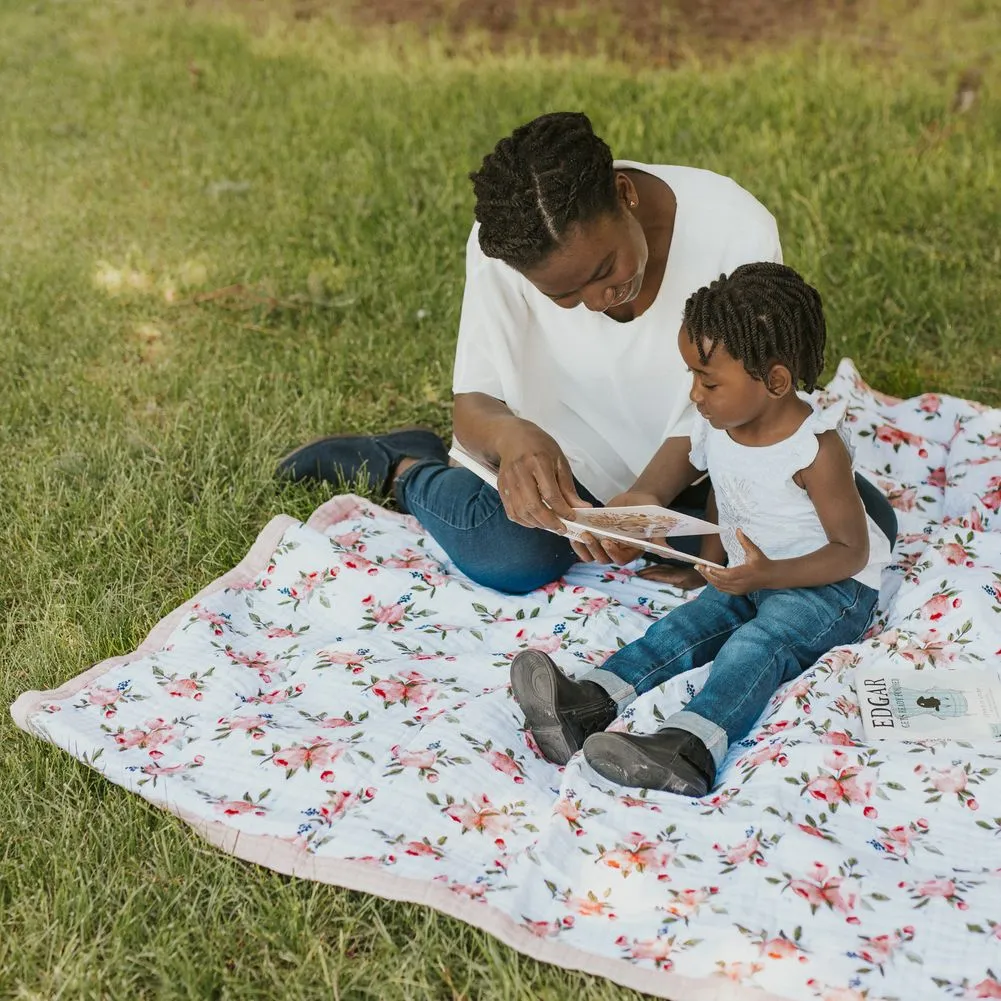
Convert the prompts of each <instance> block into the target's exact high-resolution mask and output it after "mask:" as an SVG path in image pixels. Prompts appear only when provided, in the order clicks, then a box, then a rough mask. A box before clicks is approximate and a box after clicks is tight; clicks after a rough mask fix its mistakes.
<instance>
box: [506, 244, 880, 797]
mask: <svg viewBox="0 0 1001 1001" xmlns="http://www.w3.org/2000/svg"><path fill="white" fill-rule="evenodd" d="M825 337H826V328H825V323H824V314H823V310H822V308H821V302H820V295H819V294H818V293H817V291H816V290H815V289H814V288H812V287H811V286H810V285H808V284H807V283H806V282H805V281H803V279H802V278H801V277H800V276H799V275H798V274H797V273H796V272H795V271H793V270H792V269H791V268H788V267H785V266H784V265H781V264H772V263H760V264H745V265H743V266H741V267H739V268H737V269H736V270H735V271H733V272H732V273H731V274H730V276H729V277H727V276H725V275H724V276H720V278H719V279H718V280H717V281H714V282H713V283H712V284H711V285H709V286H707V287H705V288H701V289H699V290H698V291H697V292H695V293H694V294H693V295H692V296H691V297H690V298H689V299H688V302H687V303H686V304H685V316H684V322H683V324H682V326H681V330H680V332H679V334H678V345H679V347H680V349H681V354H682V356H683V357H684V360H685V363H686V364H687V365H688V368H689V369H690V370H691V372H692V376H693V381H692V391H691V399H692V402H693V403H694V404H695V408H696V410H697V411H698V414H697V415H696V416H695V418H694V421H695V423H694V427H693V430H692V435H691V453H690V455H689V461H690V463H691V465H692V466H693V467H695V469H699V470H704V469H708V471H709V476H710V479H711V481H712V484H713V491H714V494H715V500H716V508H717V511H718V516H719V526H720V535H719V537H715V536H712V537H708V538H709V540H710V541H709V543H708V545H707V546H704V547H703V550H702V557H703V558H704V559H711V560H713V561H714V562H718V563H721V562H724V561H726V562H727V563H728V565H727V568H726V569H724V570H715V569H712V568H710V567H707V566H704V565H700V566H699V567H698V569H699V572H700V573H701V574H702V575H703V576H704V577H705V579H706V581H707V584H706V586H705V588H704V589H703V590H702V591H701V592H700V593H699V595H698V597H696V598H695V599H694V600H693V601H690V602H688V603H687V604H685V605H682V606H681V607H680V608H676V609H674V610H673V611H671V612H669V613H668V614H667V615H665V616H664V617H663V618H661V619H659V620H658V621H657V622H655V623H654V624H653V625H652V626H650V628H649V629H648V630H647V632H646V635H644V636H643V637H641V638H640V639H638V640H635V641H634V642H632V643H630V644H628V645H627V646H625V647H623V648H622V649H621V650H618V651H617V652H616V653H614V654H612V656H611V657H609V658H608V660H607V661H605V664H604V665H603V667H601V668H600V669H599V670H594V671H590V672H589V673H588V674H586V675H584V676H583V677H582V678H580V679H579V680H575V679H571V678H568V677H567V676H566V675H564V674H563V673H562V672H561V671H560V670H559V668H557V666H556V665H555V664H554V663H553V661H552V660H551V659H550V658H549V657H548V656H547V655H546V654H544V653H541V652H539V651H537V650H525V651H522V652H521V653H519V654H518V655H517V656H516V657H515V659H514V662H513V664H512V666H511V687H512V690H513V693H514V697H515V699H516V701H517V702H518V705H519V706H520V707H521V709H522V710H523V711H524V713H525V720H526V723H527V726H528V728H529V729H530V730H531V731H532V733H533V735H534V736H535V740H536V742H537V744H538V746H539V748H540V749H541V751H542V753H543V754H544V755H545V756H546V757H547V758H548V759H549V760H550V761H554V762H557V763H559V764H565V763H566V762H567V761H568V760H569V758H570V757H571V756H572V755H573V754H574V753H575V752H576V751H578V750H579V749H580V748H581V747H583V749H584V757H585V759H586V760H587V762H588V764H589V765H590V766H591V767H592V768H593V769H594V770H595V771H596V772H598V773H599V774H601V775H603V776H605V777H606V778H609V779H611V780H613V781H615V782H618V783H620V784H622V785H628V786H643V787H646V788H650V789H663V790H666V791H669V792H674V793H678V794H680V795H683V796H704V795H706V793H708V791H709V790H710V789H711V788H712V786H713V783H714V782H715V780H716V770H717V769H718V768H719V767H720V764H721V762H722V761H723V758H724V757H725V756H726V752H727V749H728V748H729V747H730V746H731V745H732V744H733V743H734V741H737V740H740V739H741V738H742V737H744V736H746V734H747V733H748V731H749V730H750V729H751V727H752V726H754V724H755V723H756V722H757V720H758V717H759V716H760V715H761V713H762V711H763V710H764V709H765V706H766V705H767V703H768V700H769V699H770V698H771V696H772V695H773V693H774V692H775V690H776V689H777V688H779V686H781V685H782V684H784V683H785V682H787V681H789V680H790V679H792V678H795V677H796V676H797V675H799V674H800V673H801V672H802V671H804V670H805V669H806V668H807V667H810V666H811V665H812V664H814V663H815V662H816V661H817V659H818V658H819V657H821V656H822V655H823V654H825V653H826V652H827V651H829V650H831V649H832V648H833V647H837V646H843V645H846V644H849V643H855V642H856V641H858V640H859V639H860V638H861V636H862V635H863V633H864V632H865V630H866V629H867V628H868V626H869V622H870V619H871V618H872V613H873V609H874V608H875V606H876V599H877V597H878V591H879V578H880V572H881V570H882V568H883V566H884V565H885V564H886V563H887V561H888V560H889V556H890V544H889V540H888V539H887V537H886V536H885V535H883V533H882V532H881V531H880V530H879V529H878V528H877V527H876V525H875V524H874V523H873V522H872V521H871V519H869V518H868V517H867V515H866V513H865V510H864V509H863V506H862V501H861V499H860V497H859V493H858V489H857V487H856V485H855V479H854V474H853V472H852V463H851V457H850V455H849V453H848V450H847V448H846V446H845V444H844V442H843V441H842V440H841V438H840V436H839V433H838V428H837V421H836V418H832V417H830V416H828V415H827V414H825V413H822V412H818V411H816V410H815V409H814V408H813V407H812V406H811V404H810V403H809V402H808V401H807V400H805V399H803V398H802V397H800V396H799V395H797V392H796V390H797V387H798V386H799V385H800V384H802V385H803V386H804V387H805V389H806V390H807V391H811V390H813V388H814V386H815V384H816V380H817V377H818V376H819V374H820V371H821V369H822V368H823V363H824V341H825ZM709 661H712V662H713V665H712V669H711V671H710V674H709V677H708V678H707V680H706V683H705V686H704V687H703V688H702V691H700V692H699V694H698V695H696V696H695V698H693V699H692V700H691V701H690V702H689V703H688V705H687V706H686V707H685V708H684V709H683V710H682V711H681V712H677V713H675V714H674V715H673V716H671V717H670V718H669V719H667V720H666V721H665V725H664V727H663V728H662V729H661V730H659V731H657V732H656V733H652V734H635V733H605V732H604V731H605V728H606V727H607V726H608V724H609V723H611V722H612V721H613V720H614V719H615V717H616V716H617V715H618V714H619V713H621V712H622V710H623V709H625V707H626V706H628V705H629V703H630V702H632V701H633V700H634V699H635V698H636V697H637V696H638V695H642V694H643V693H644V692H648V691H650V689H652V688H655V687H656V686H657V685H660V684H662V683H663V682H665V681H667V680H668V679H670V678H673V677H675V676H676V675H678V674H681V673H682V672H683V671H688V670H690V669H691V668H693V667H698V666H699V665H701V664H706V663H708V662H709Z"/></svg>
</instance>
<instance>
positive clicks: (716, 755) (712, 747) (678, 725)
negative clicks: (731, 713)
mask: <svg viewBox="0 0 1001 1001" xmlns="http://www.w3.org/2000/svg"><path fill="white" fill-rule="evenodd" d="M668 727H671V728H673V729H675V730H684V731H686V732H687V733H691V734H694V735H695V736H696V737H698V738H699V740H701V741H702V743H703V744H705V745H706V747H707V748H708V749H709V753H710V754H711V755H712V756H713V761H714V762H715V764H716V768H717V770H718V769H719V768H721V767H722V765H723V759H724V758H725V757H726V752H727V751H728V750H729V749H730V741H729V738H728V737H727V735H726V730H724V729H723V728H722V727H720V726H717V725H716V724H715V723H713V722H712V721H711V720H708V719H706V718H705V717H704V716H700V715H699V714H698V713H690V712H688V710H686V709H682V710H681V712H677V713H675V714H674V715H673V716H668V717H667V719H666V720H664V722H663V724H662V725H661V729H662V730H666V729H667V728H668Z"/></svg>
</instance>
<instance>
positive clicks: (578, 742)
mask: <svg viewBox="0 0 1001 1001" xmlns="http://www.w3.org/2000/svg"><path fill="white" fill-rule="evenodd" d="M511 691H512V693H513V694H514V699H515V702H517V703H518V705H519V706H521V710H522V712H523V713H524V714H525V724H526V726H527V728H528V729H529V730H531V731H532V736H533V737H535V742H536V743H537V744H538V745H539V750H540V751H541V752H542V754H543V755H544V757H545V758H546V759H547V760H548V761H552V762H555V763H556V764H557V765H565V764H566V763H567V762H568V761H569V760H570V759H571V758H572V757H573V756H574V754H576V753H577V751H579V750H580V749H581V747H583V745H584V741H585V740H586V739H587V737H588V735H589V734H592V733H596V732H597V731H599V730H604V729H605V727H606V726H608V724H609V723H611V722H612V720H613V719H615V717H616V716H617V715H618V712H617V710H616V707H615V703H614V702H613V701H612V700H611V699H610V698H609V696H608V693H607V692H606V691H605V690H604V688H602V687H601V685H598V684H595V682H593V681H574V680H573V679H572V678H568V677H567V676H566V675H565V674H564V673H563V672H562V671H561V670H560V669H559V668H558V667H557V666H556V665H555V664H554V663H553V661H552V659H551V658H550V657H549V656H548V655H547V654H544V653H542V651H540V650H522V652H521V653H519V654H518V655H517V656H516V657H515V658H514V660H513V661H512V663H511Z"/></svg>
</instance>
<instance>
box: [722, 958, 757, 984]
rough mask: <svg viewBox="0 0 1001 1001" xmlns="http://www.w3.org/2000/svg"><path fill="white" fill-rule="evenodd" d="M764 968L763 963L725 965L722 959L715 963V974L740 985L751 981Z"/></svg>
mask: <svg viewBox="0 0 1001 1001" xmlns="http://www.w3.org/2000/svg"><path fill="white" fill-rule="evenodd" d="M764 968H765V964H764V963H741V962H734V963H727V962H724V961H723V960H722V959H718V960H717V961H716V973H717V975H718V976H720V977H725V978H726V979H727V980H730V981H732V982H733V983H735V984H742V983H745V982H746V981H748V980H751V979H752V978H753V977H755V976H756V975H757V974H759V973H760V972H761V971H762V970H763V969H764Z"/></svg>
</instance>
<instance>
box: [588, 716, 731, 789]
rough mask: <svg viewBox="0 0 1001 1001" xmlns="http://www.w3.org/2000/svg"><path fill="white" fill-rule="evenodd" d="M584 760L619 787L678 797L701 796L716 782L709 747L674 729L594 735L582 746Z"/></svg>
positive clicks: (714, 764) (713, 763)
mask: <svg viewBox="0 0 1001 1001" xmlns="http://www.w3.org/2000/svg"><path fill="white" fill-rule="evenodd" d="M584 760H585V761H587V763H588V764H589V765H590V766H591V767H592V768H593V769H594V770H595V771H596V772H597V773H598V774H599V775H604V777H605V778H606V779H611V780H612V781H613V782H618V783H619V785H623V786H639V787H641V788H643V789H661V790H663V791H664V792H673V793H677V794H678V795H679V796H691V797H693V798H700V797H702V796H705V795H707V794H708V792H709V790H710V789H712V787H713V783H714V782H715V781H716V763H715V762H714V761H713V756H712V755H711V754H710V753H709V748H707V747H706V745H705V744H703V743H702V741H701V740H699V738H698V737H696V736H695V734H693V733H689V732H688V731H687V730H676V729H675V728H674V727H668V728H667V729H664V730H658V731H657V733H642V734H640V733H596V734H594V735H593V736H591V737H588V738H587V741H586V742H585V743H584Z"/></svg>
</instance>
